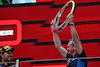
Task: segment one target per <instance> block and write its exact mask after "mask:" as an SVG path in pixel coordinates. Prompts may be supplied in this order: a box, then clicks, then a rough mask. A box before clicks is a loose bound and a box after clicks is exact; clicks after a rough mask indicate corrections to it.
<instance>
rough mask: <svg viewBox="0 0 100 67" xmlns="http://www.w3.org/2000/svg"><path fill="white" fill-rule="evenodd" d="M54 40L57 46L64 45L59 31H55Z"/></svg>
mask: <svg viewBox="0 0 100 67" xmlns="http://www.w3.org/2000/svg"><path fill="white" fill-rule="evenodd" d="M53 40H54V44H55V47H56V48H57V49H58V48H59V47H60V46H62V44H61V41H60V38H59V36H58V34H57V33H54V32H53Z"/></svg>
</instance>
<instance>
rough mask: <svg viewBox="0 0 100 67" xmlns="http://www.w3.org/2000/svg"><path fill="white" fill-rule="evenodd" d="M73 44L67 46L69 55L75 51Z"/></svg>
mask: <svg viewBox="0 0 100 67" xmlns="http://www.w3.org/2000/svg"><path fill="white" fill-rule="evenodd" d="M71 44H72V41H70V42H69V43H68V45H67V51H68V53H69V54H72V53H74V51H75V47H73V46H72V45H71Z"/></svg>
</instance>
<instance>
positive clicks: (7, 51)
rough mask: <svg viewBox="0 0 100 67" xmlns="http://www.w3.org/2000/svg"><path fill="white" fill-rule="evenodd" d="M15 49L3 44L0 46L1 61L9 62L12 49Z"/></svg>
mask: <svg viewBox="0 0 100 67" xmlns="http://www.w3.org/2000/svg"><path fill="white" fill-rule="evenodd" d="M14 50H15V49H14V48H12V47H10V46H8V45H5V46H3V47H1V48H0V53H1V57H2V62H9V61H11V60H12V56H13V55H12V51H14Z"/></svg>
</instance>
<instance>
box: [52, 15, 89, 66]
mask: <svg viewBox="0 0 100 67" xmlns="http://www.w3.org/2000/svg"><path fill="white" fill-rule="evenodd" d="M67 19H68V21H69V25H70V29H71V36H72V40H70V41H69V42H68V45H67V50H66V49H65V48H64V47H63V46H62V44H61V41H60V38H59V36H58V33H57V32H56V31H55V30H54V28H53V26H51V30H52V32H53V40H54V44H55V47H56V48H57V50H58V51H59V52H60V54H61V55H62V56H63V57H64V58H78V57H86V54H85V52H84V50H83V48H82V45H81V42H80V40H79V36H78V33H77V31H76V29H75V25H74V22H73V14H71V13H69V14H68V16H67ZM67 67H87V62H86V61H84V60H82V59H69V60H68V61H67Z"/></svg>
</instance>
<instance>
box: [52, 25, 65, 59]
mask: <svg viewBox="0 0 100 67" xmlns="http://www.w3.org/2000/svg"><path fill="white" fill-rule="evenodd" d="M51 30H52V33H53V41H54V44H55V47H56V49H57V50H58V51H59V52H60V54H61V55H62V56H63V57H64V58H66V57H67V50H66V49H65V48H64V47H63V46H62V44H61V41H60V38H59V36H58V34H57V33H56V32H55V31H53V28H52V26H51Z"/></svg>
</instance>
